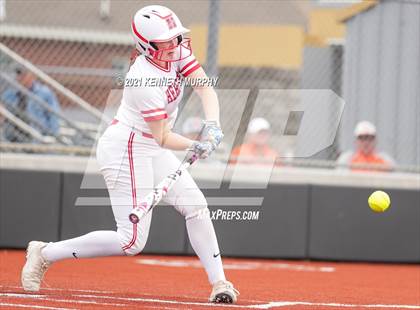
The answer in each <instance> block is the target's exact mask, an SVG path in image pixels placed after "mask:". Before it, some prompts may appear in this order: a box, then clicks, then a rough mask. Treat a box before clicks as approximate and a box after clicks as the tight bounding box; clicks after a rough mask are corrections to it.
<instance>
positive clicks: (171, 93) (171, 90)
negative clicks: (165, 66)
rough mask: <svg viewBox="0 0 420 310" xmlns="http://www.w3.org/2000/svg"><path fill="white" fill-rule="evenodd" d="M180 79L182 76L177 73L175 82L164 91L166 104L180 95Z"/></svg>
mask: <svg viewBox="0 0 420 310" xmlns="http://www.w3.org/2000/svg"><path fill="white" fill-rule="evenodd" d="M181 79H182V76H181V74H180V73H179V72H177V73H176V79H175V81H174V82H173V83H172V84H171V85H169V86H168V89H167V90H166V97H167V98H168V104H169V103H171V102H173V101H175V100H176V99H177V98H178V96H179V94H180V93H181Z"/></svg>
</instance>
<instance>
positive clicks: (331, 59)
mask: <svg viewBox="0 0 420 310" xmlns="http://www.w3.org/2000/svg"><path fill="white" fill-rule="evenodd" d="M150 4H162V5H165V6H168V7H170V8H171V9H172V10H174V11H175V12H176V13H177V14H178V16H179V17H180V18H181V20H182V21H183V23H184V24H185V25H186V26H187V27H188V28H190V29H191V38H192V47H193V51H194V54H195V55H196V57H197V58H198V60H199V61H200V63H201V64H202V65H203V67H204V68H205V69H206V71H207V73H208V74H209V75H210V76H218V77H219V80H218V84H217V90H218V91H227V90H241V89H246V90H251V92H250V93H249V94H250V96H251V95H252V94H253V90H254V91H255V90H257V93H258V90H266V89H269V90H282V91H285V92H283V93H282V95H279V96H273V95H264V94H262V93H261V92H260V93H259V96H262V100H261V102H259V103H258V104H257V105H255V106H251V107H250V106H249V105H247V106H245V109H244V110H243V104H242V103H241V104H242V105H241V104H239V101H240V100H242V99H240V98H239V97H238V96H237V95H235V94H236V92H233V93H231V94H230V95H228V96H221V97H220V98H221V106H222V123H223V124H222V125H223V128H224V132H225V136H226V137H227V141H232V143H226V145H224V146H223V147H222V148H221V150H219V153H223V154H222V155H221V157H222V158H224V160H226V161H228V162H229V163H232V164H233V163H237V162H241V163H245V164H265V163H267V162H268V163H273V162H275V164H276V166H278V167H282V166H286V165H287V166H304V167H309V168H310V167H317V168H319V167H325V168H339V169H348V168H350V169H352V170H353V171H372V170H381V171H406V172H415V173H418V172H419V166H420V164H419V162H420V142H419V139H418V136H419V127H420V126H419V122H420V121H419V115H420V113H419V112H420V111H419V109H420V108H419V106H420V95H419V92H420V91H419V89H420V88H419V87H418V86H419V85H420V72H419V71H420V63H419V62H420V57H419V55H420V47H419V39H418V38H419V37H420V30H419V29H420V21H419V18H418V17H419V12H420V1H416V0H382V1H380V0H367V1H362V0H360V1H359V0H354V1H325V0H305V1H304V0H302V1H287V0H284V1H265V0H262V1H258V2H256V1H248V0H243V1H228V0H222V1H217V0H201V1H182V0H181V1H153V2H151V1H116V0H87V1H83V2H80V1H58V0H31V1H10V0H0V41H1V43H0V68H1V71H0V121H1V134H0V139H1V140H0V149H1V151H2V152H14V153H22V152H24V153H28V152H29V153H42V154H76V155H82V156H83V155H90V154H91V150H92V146H93V145H94V143H95V140H96V137H97V135H98V131H99V132H100V131H101V130H102V129H103V128H104V126H106V123H107V119H104V117H103V116H102V112H103V111H104V110H106V113H105V115H109V117H112V116H113V115H112V114H113V113H114V111H115V110H116V108H117V107H118V104H119V98H120V97H119V96H120V94H121V89H122V88H121V85H120V83H118V81H119V79H120V78H121V77H123V76H124V74H125V72H127V70H128V67H129V65H130V55H131V52H132V49H133V41H132V39H131V35H130V20H131V18H132V16H133V14H134V13H135V12H136V11H137V10H138V9H139V8H141V7H143V6H145V5H150ZM415 38H417V39H415ZM296 90H312V91H313V90H331V91H332V92H334V93H335V94H336V95H337V96H339V97H341V98H343V100H344V102H345V105H344V110H343V111H342V114H340V115H339V116H340V121H339V126H337V128H336V127H334V126H333V125H331V128H332V129H331V130H333V131H334V136H333V140H331V143H330V144H331V145H330V146H328V147H326V148H324V149H323V150H320V151H319V152H316V153H314V154H311V156H306V157H304V158H300V157H299V156H296V154H297V153H298V152H297V151H296V145H297V139H299V138H298V137H299V124H300V122H303V121H304V120H305V114H302V115H303V118H302V115H301V117H300V118H299V117H295V118H290V110H291V108H290V107H291V106H293V105H295V104H299V100H302V99H301V98H299V96H295V95H294V94H295V92H296ZM259 98H261V97H259ZM196 101H197V98H195V97H194V96H193V95H192V91H191V89H188V90H187V92H186V95H185V99H184V102H183V106H182V107H181V109H183V113H182V117H180V119H179V120H178V121H177V123H176V126H175V127H176V130H178V131H179V132H181V133H183V134H185V135H187V136H191V137H193V136H194V135H196V134H197V133H198V132H199V131H200V129H201V122H200V120H201V117H202V111H201V107H200V105H199V104H196ZM242 101H243V100H242ZM316 104H317V101H316V100H314V102H313V103H312V105H316ZM251 108H252V111H250V109H251ZM315 108H316V107H315ZM320 113H321V112H320ZM333 114H334V113H332V114H331V115H333ZM244 116H245V118H243V117H244ZM287 116H288V117H289V118H288V119H287ZM334 117H335V116H331V118H334ZM232 119H236V120H238V122H239V121H241V120H243V119H245V120H246V122H243V124H242V123H241V124H240V125H239V128H234V127H233V123H234V122H231V120H232ZM285 120H287V123H288V125H290V124H289V122H290V123H291V124H292V125H293V122H294V123H296V124H295V127H296V128H297V129H296V130H295V134H292V135H285V129H284V126H285ZM334 121H335V120H333V119H331V120H329V119H327V120H326V123H327V124H326V126H327V127H328V124H329V122H331V124H333V123H334ZM101 122H103V123H104V124H103V125H102V126H101ZM320 127H321V124H320ZM313 134H314V137H315V139H316V137H317V135H322V134H323V132H322V130H321V129H320V130H319V132H314V133H313ZM226 154H227V155H226Z"/></svg>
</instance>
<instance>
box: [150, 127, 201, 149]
mask: <svg viewBox="0 0 420 310" xmlns="http://www.w3.org/2000/svg"><path fill="white" fill-rule="evenodd" d="M148 125H149V128H150V131H151V132H152V135H153V138H154V139H155V140H156V142H157V143H158V144H159V145H160V146H161V147H164V148H166V149H170V150H174V151H182V150H185V149H188V148H190V147H191V146H192V145H193V143H194V141H193V140H191V139H188V138H186V137H184V136H181V135H179V134H177V133H175V132H173V131H172V130H171V129H170V127H169V124H168V121H167V120H166V119H163V120H159V121H152V122H149V123H148Z"/></svg>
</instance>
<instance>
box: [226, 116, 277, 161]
mask: <svg viewBox="0 0 420 310" xmlns="http://www.w3.org/2000/svg"><path fill="white" fill-rule="evenodd" d="M270 129H271V126H270V123H269V122H268V121H267V120H266V119H265V118H262V117H257V118H254V119H252V120H251V121H250V122H249V125H248V130H247V135H246V139H245V143H244V144H242V145H240V146H237V147H235V148H234V149H233V151H232V154H231V155H232V159H231V161H230V162H231V163H235V162H236V161H237V159H238V157H239V156H240V162H241V163H263V162H267V163H268V164H272V163H274V161H275V159H276V157H278V153H277V152H276V151H275V150H274V149H272V148H271V147H270V146H269V140H270V136H271V130H270Z"/></svg>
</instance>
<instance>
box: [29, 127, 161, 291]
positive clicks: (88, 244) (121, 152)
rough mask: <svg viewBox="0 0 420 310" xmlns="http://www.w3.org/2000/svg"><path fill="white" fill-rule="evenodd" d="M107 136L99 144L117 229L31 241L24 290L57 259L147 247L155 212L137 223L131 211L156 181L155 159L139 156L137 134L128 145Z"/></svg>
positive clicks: (34, 285)
mask: <svg viewBox="0 0 420 310" xmlns="http://www.w3.org/2000/svg"><path fill="white" fill-rule="evenodd" d="M121 134H122V133H119V135H121ZM104 140H105V141H101V143H100V144H99V145H98V161H99V163H100V165H101V167H102V173H103V175H104V178H105V181H106V184H107V187H108V191H109V195H110V199H111V204H112V210H113V213H114V217H115V220H116V222H117V231H95V232H91V233H88V234H86V235H83V236H81V237H77V238H73V239H69V240H64V241H59V242H51V243H48V244H47V243H44V242H39V241H33V242H30V244H29V246H28V249H27V261H26V264H25V266H24V268H23V270H22V285H23V287H24V289H25V290H30V291H38V290H39V288H40V283H41V280H42V277H43V275H44V272H45V271H46V269H47V268H48V266H49V265H50V264H51V263H53V262H56V261H58V260H62V259H66V258H86V257H100V256H115V255H135V254H137V253H139V252H140V251H141V250H142V249H143V248H144V245H145V243H146V240H147V236H148V232H149V227H150V222H151V216H152V214H151V213H150V214H148V216H146V217H144V218H143V219H142V220H141V221H140V222H139V223H138V224H136V225H133V224H132V223H131V222H130V221H129V220H128V215H129V213H130V212H131V210H132V208H133V207H134V206H135V205H136V204H137V201H138V199H140V198H141V196H142V195H145V194H146V193H148V192H149V191H150V188H151V187H152V185H153V172H152V161H151V159H150V157H149V158H148V157H142V156H136V153H142V150H139V147H140V146H139V145H140V143H136V141H135V139H134V136H131V135H130V137H129V138H128V141H127V144H126V145H125V146H122V145H120V144H118V143H110V142H111V140H112V139H108V141H107V139H104ZM133 140H134V142H133ZM136 151H137V152H136ZM99 157H100V158H99Z"/></svg>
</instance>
